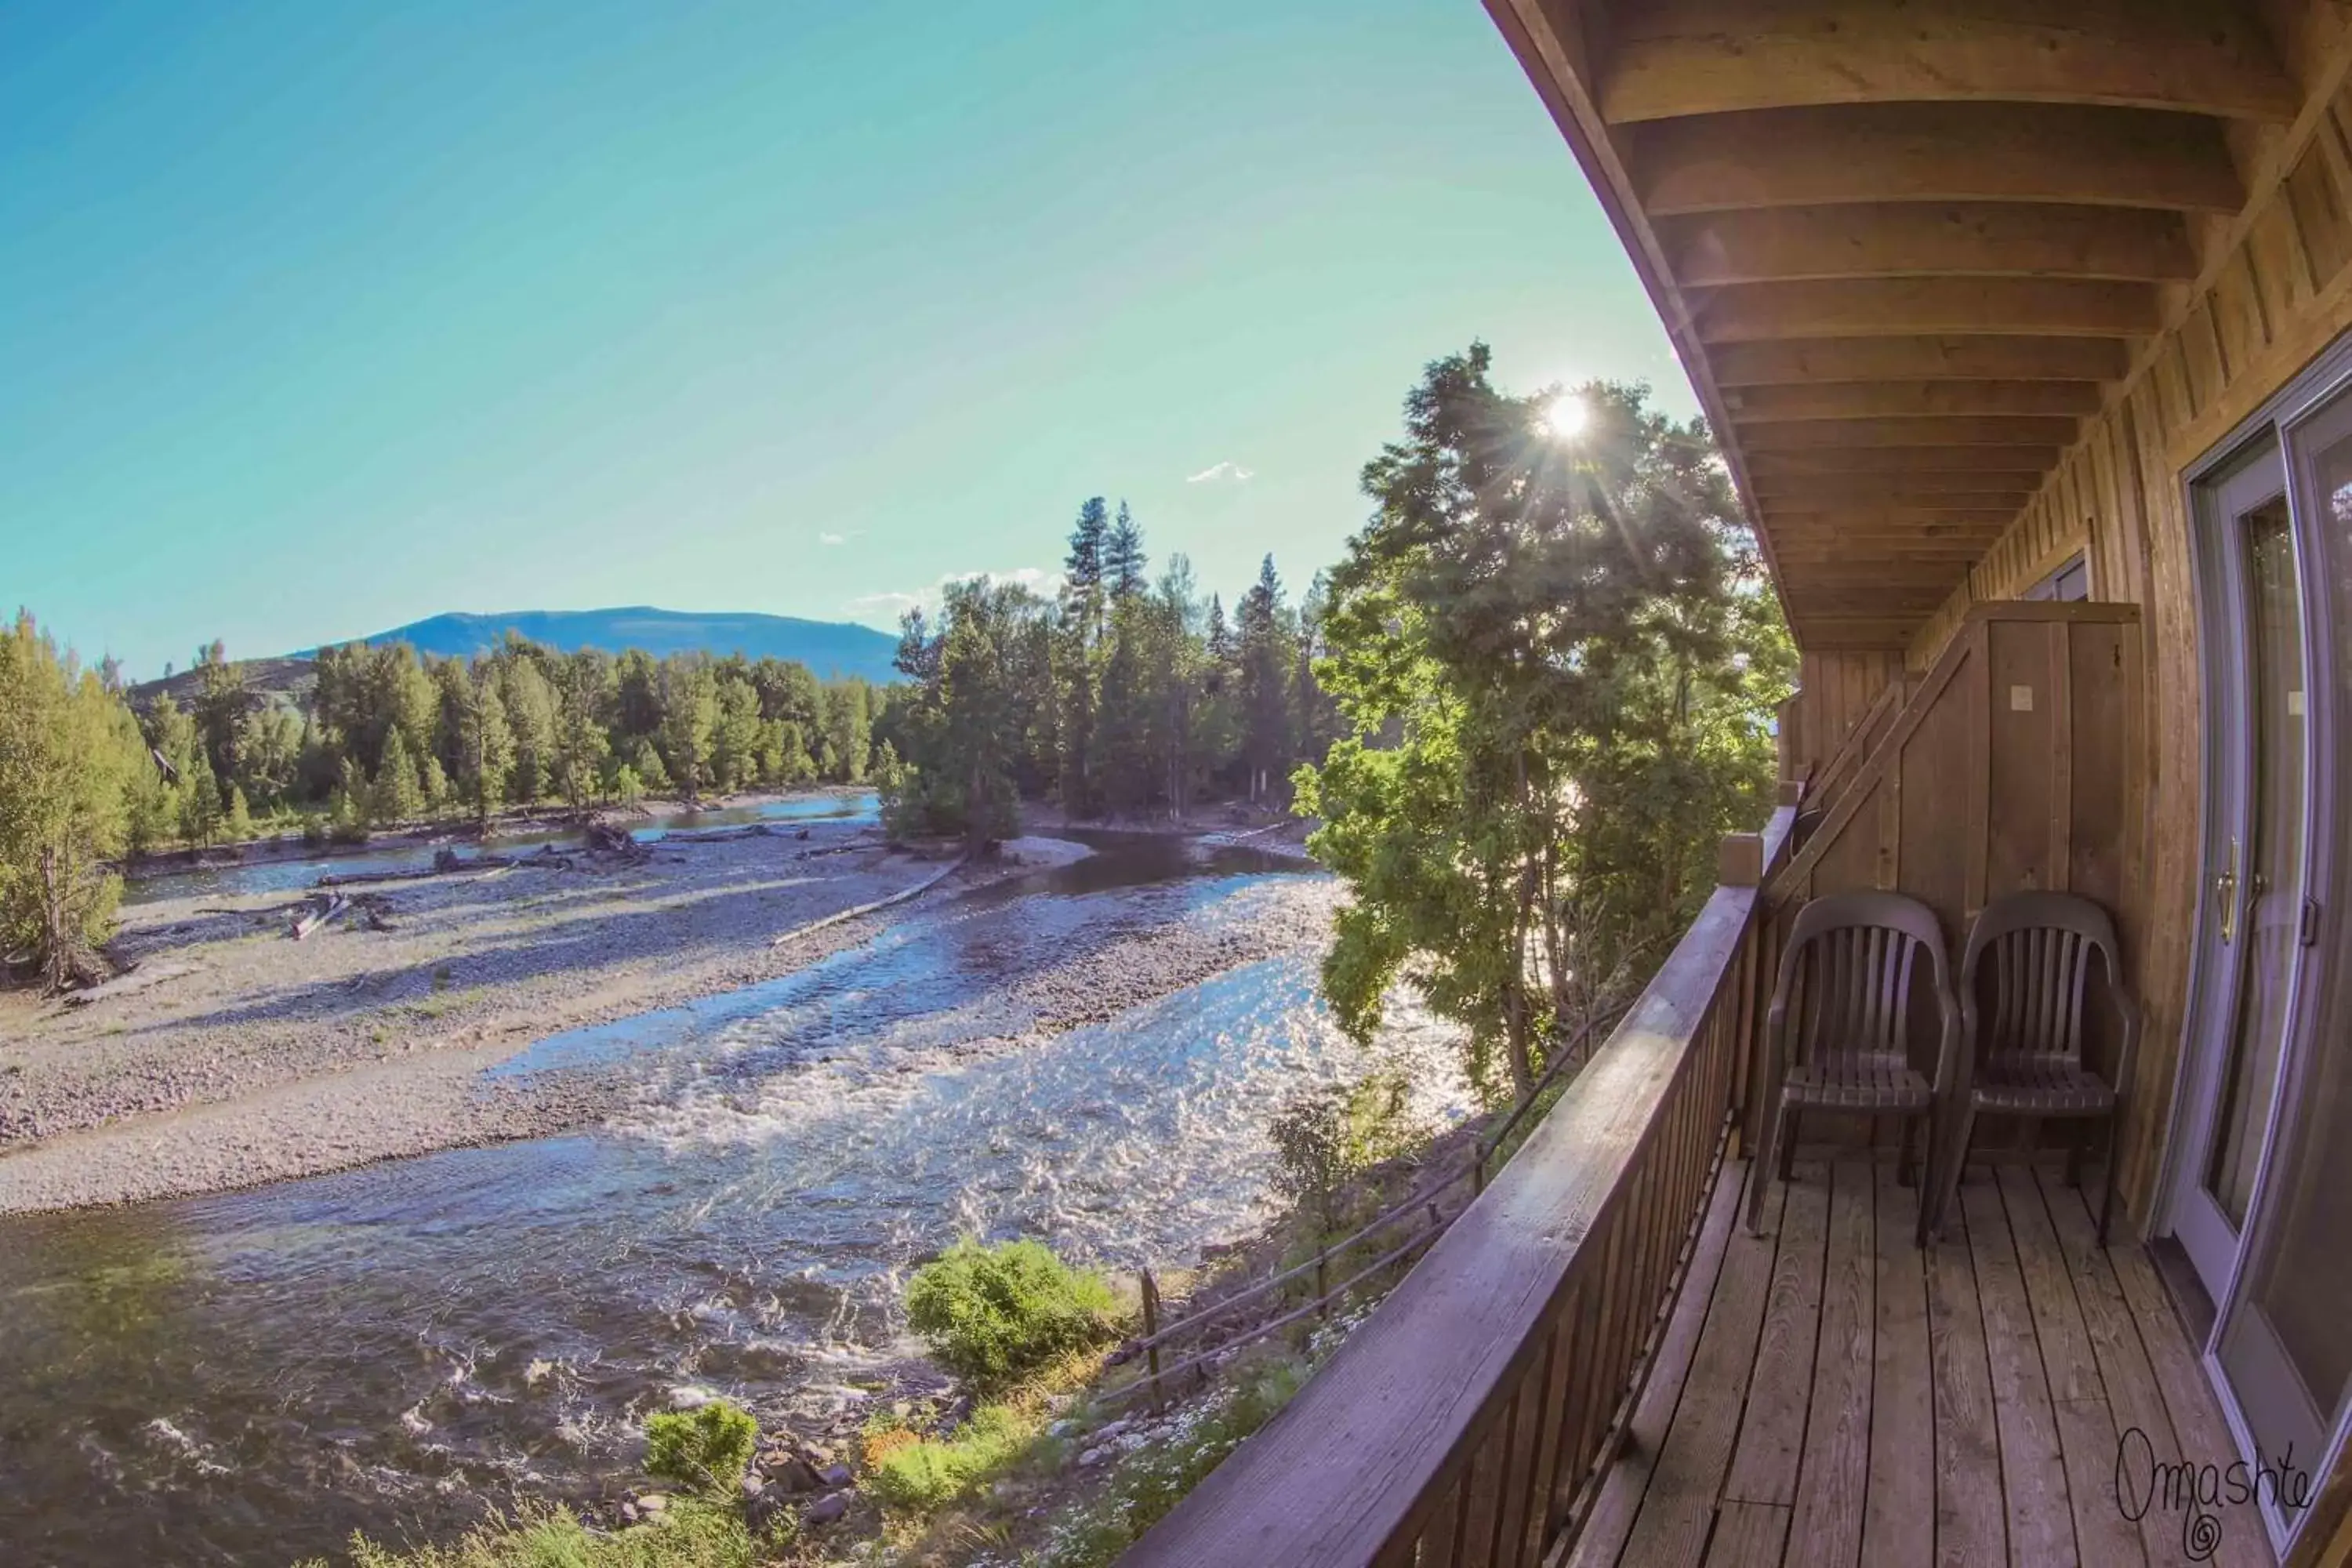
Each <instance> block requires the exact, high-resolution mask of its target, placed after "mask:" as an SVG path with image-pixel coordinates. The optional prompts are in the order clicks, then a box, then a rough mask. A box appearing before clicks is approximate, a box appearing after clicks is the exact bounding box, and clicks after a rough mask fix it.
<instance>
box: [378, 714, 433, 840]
mask: <svg viewBox="0 0 2352 1568" xmlns="http://www.w3.org/2000/svg"><path fill="white" fill-rule="evenodd" d="M368 799H369V802H370V805H369V811H368V815H369V816H370V817H371V818H372V819H373V820H374V821H376V822H379V823H382V824H383V825H384V826H387V827H389V826H394V825H395V824H398V823H403V822H414V821H415V820H416V819H417V818H418V817H420V816H424V815H425V791H424V789H423V787H422V786H421V785H420V784H418V783H417V778H416V764H415V763H414V762H412V761H410V760H409V755H408V742H407V740H406V739H405V738H404V736H403V735H402V734H401V732H400V731H398V730H394V731H392V732H391V733H390V734H388V735H386V736H385V737H384V742H383V762H381V763H378V764H377V765H376V770H375V785H374V788H373V791H372V792H371V793H370V795H369V797H368Z"/></svg>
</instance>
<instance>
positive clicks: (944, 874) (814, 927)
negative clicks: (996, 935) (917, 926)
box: [768, 853, 971, 947]
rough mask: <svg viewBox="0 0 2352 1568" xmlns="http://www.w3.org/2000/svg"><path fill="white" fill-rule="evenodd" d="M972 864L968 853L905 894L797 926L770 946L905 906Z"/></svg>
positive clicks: (781, 944) (904, 892) (793, 940)
mask: <svg viewBox="0 0 2352 1568" xmlns="http://www.w3.org/2000/svg"><path fill="white" fill-rule="evenodd" d="M969 865H971V855H970V853H966V854H964V855H962V856H961V857H960V858H957V859H956V860H955V862H954V863H953V864H951V865H950V866H948V867H947V868H944V869H942V870H940V871H937V872H934V873H933V874H932V875H930V876H929V877H926V878H924V879H922V880H921V881H919V882H918V883H916V884H915V885H914V886H913V887H911V888H908V889H906V890H905V891H903V892H897V893H893V894H891V895H890V896H889V897H888V898H887V899H877V900H874V901H873V902H872V903H870V904H859V905H857V906H856V908H855V909H847V910H842V911H841V912H840V913H838V914H831V915H827V916H825V917H824V919H823V920H821V921H810V922H809V923H808V924H806V925H804V926H797V927H795V928H793V930H791V931H786V932H785V933H784V934H783V935H782V936H780V937H778V938H777V939H776V940H775V941H774V942H770V943H769V944H768V945H769V946H771V947H782V946H783V945H784V943H786V942H797V941H798V940H800V939H801V938H802V937H804V936H807V935H809V934H810V933H811V932H813V931H823V930H824V928H825V927H827V926H836V925H839V924H840V923H841V922H842V921H854V920H856V919H857V917H858V916H860V915H870V914H873V913H875V912H876V911H877V910H887V909H889V908H890V907H891V906H892V905H894V904H903V903H905V902H907V901H908V900H909V899H919V898H921V897H922V896H923V895H924V894H925V893H928V892H929V891H930V890H931V889H933V888H936V887H938V886H939V885H940V883H941V882H944V881H946V880H947V879H949V878H950V877H952V876H954V875H955V874H956V873H957V872H958V871H961V870H962V869H963V868H965V867H966V866H969Z"/></svg>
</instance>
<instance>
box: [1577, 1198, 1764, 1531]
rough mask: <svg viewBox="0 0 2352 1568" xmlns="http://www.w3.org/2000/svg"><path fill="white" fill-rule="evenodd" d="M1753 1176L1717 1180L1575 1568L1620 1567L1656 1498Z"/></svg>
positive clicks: (1588, 1518) (1587, 1525)
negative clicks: (1656, 1482)
mask: <svg viewBox="0 0 2352 1568" xmlns="http://www.w3.org/2000/svg"><path fill="white" fill-rule="evenodd" d="M1747 1170H1748V1163H1747V1162H1746V1161H1744V1160H1727V1161H1725V1162H1724V1166H1723V1170H1722V1172H1721V1173H1719V1174H1718V1175H1717V1178H1716V1183H1715V1194H1714V1196H1712V1197H1711V1198H1709V1199H1708V1200H1707V1210H1706V1221H1705V1222H1704V1223H1703V1224H1702V1225H1701V1226H1700V1227H1699V1236H1698V1246H1697V1247H1696V1249H1695V1250H1694V1251H1693V1252H1692V1254H1691V1263H1690V1268H1689V1269H1688V1271H1687V1272H1686V1273H1685V1276H1684V1279H1683V1288H1682V1293H1681V1295H1680V1296H1679V1297H1677V1298H1676V1299H1675V1310H1674V1315H1673V1317H1672V1318H1670V1319H1669V1320H1668V1321H1667V1323H1666V1331H1665V1332H1664V1334H1663V1335H1661V1336H1660V1338H1659V1342H1658V1351H1657V1357H1656V1361H1655V1363H1654V1370H1653V1371H1652V1373H1650V1380H1649V1383H1648V1384H1646V1385H1645V1386H1644V1387H1643V1390H1642V1397H1641V1400H1640V1402H1639V1403H1638V1404H1636V1405H1634V1407H1633V1420H1632V1422H1631V1423H1630V1424H1629V1428H1628V1433H1627V1442H1626V1445H1625V1448H1624V1453H1623V1456H1622V1458H1619V1459H1618V1461H1617V1462H1616V1463H1615V1464H1613V1465H1612V1466H1610V1468H1609V1473H1608V1474H1607V1475H1606V1476H1604V1477H1602V1478H1601V1489H1600V1491H1599V1494H1598V1495H1597V1496H1596V1497H1595V1498H1594V1500H1593V1503H1592V1510H1591V1512H1590V1513H1589V1514H1587V1515H1586V1516H1585V1520H1584V1527H1583V1529H1582V1531H1580V1533H1579V1534H1578V1536H1577V1538H1576V1550H1575V1552H1573V1553H1572V1554H1570V1558H1569V1568H1603V1565H1604V1564H1607V1563H1614V1562H1616V1561H1617V1557H1618V1554H1619V1553H1620V1552H1622V1551H1623V1550H1624V1547H1625V1540H1626V1537H1627V1536H1628V1535H1630V1534H1632V1533H1633V1516H1634V1515H1635V1514H1636V1513H1637V1512H1638V1511H1640V1509H1641V1506H1642V1497H1643V1493H1645V1492H1646V1491H1648V1490H1649V1488H1650V1478H1651V1476H1652V1475H1653V1474H1654V1472H1655V1470H1656V1468H1657V1463H1658V1457H1659V1453H1660V1450H1661V1449H1662V1448H1664V1446H1665V1441H1666V1432H1667V1429H1668V1428H1669V1427H1670V1426H1673V1424H1674V1418H1675V1407H1676V1406H1677V1405H1680V1404H1681V1403H1682V1397H1683V1389H1684V1388H1685V1385H1686V1384H1688V1382H1689V1378H1690V1371H1691V1356H1692V1352H1694V1351H1696V1349H1697V1347H1698V1336H1699V1330H1700V1329H1701V1328H1702V1327H1703V1326H1704V1325H1705V1324H1706V1314H1707V1307H1708V1304H1709V1303H1710V1302H1712V1301H1713V1300H1715V1291H1716V1285H1717V1280H1718V1279H1720V1278H1721V1275H1722V1272H1723V1258H1724V1250H1725V1248H1726V1247H1727V1245H1728V1244H1729V1242H1730V1240H1731V1233H1732V1232H1733V1231H1734V1230H1735V1229H1737V1228H1738V1219H1739V1200H1740V1197H1741V1195H1742V1194H1743V1192H1744V1191H1745V1188H1746V1181H1745V1177H1746V1174H1747Z"/></svg>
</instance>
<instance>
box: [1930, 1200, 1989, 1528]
mask: <svg viewBox="0 0 2352 1568" xmlns="http://www.w3.org/2000/svg"><path fill="white" fill-rule="evenodd" d="M1963 1186H1964V1187H1965V1184H1963ZM1973 1225H1974V1222H1973V1220H1972V1218H1971V1217H1970V1216H1969V1215H1968V1214H1966V1213H1965V1212H1963V1213H1959V1214H1955V1215H1951V1216H1950V1217H1949V1218H1948V1220H1947V1221H1946V1222H1945V1226H1944V1235H1943V1236H1942V1237H1938V1238H1937V1240H1935V1241H1934V1242H1932V1243H1930V1244H1929V1246H1928V1248H1927V1336H1928V1354H1929V1357H1930V1359H1931V1362H1932V1363H1933V1365H1934V1368H1935V1377H1936V1561H1937V1563H1938V1564H1939V1565H1941V1568H1994V1565H1995V1564H1998V1563H2007V1562H2008V1561H2009V1526H2008V1522H2007V1516H2006V1511H2005V1510H2004V1509H2003V1507H2002V1504H2001V1496H2000V1481H2001V1471H2000V1436H1999V1435H1998V1433H1997V1432H1996V1431H1995V1430H1994V1426H1993V1400H1992V1374H1991V1372H1990V1369H1989V1368H1988V1366H1987V1364H1986V1361H1985V1330H1984V1317H1983V1313H1982V1310H1981V1309H1980V1308H1979V1305H1978V1302H1977V1281H1976V1269H1975V1268H1974V1266H1973V1264H1972V1263H1971V1261H1970V1258H1969V1237H1968V1233H1969V1230H1970V1229H1971V1228H1973Z"/></svg>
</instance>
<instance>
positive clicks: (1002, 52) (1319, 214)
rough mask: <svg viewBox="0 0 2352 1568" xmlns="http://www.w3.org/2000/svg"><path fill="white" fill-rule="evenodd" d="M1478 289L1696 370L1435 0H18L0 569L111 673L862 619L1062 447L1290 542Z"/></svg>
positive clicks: (1332, 520) (969, 545)
mask: <svg viewBox="0 0 2352 1568" xmlns="http://www.w3.org/2000/svg"><path fill="white" fill-rule="evenodd" d="M1477 336H1483V337H1485V338H1486V340H1487V341H1488V342H1492V343H1493V344H1494V345H1495V349H1496V357H1497V361H1498V364H1499V368H1500V370H1501V372H1502V374H1503V376H1504V378H1505V379H1506V380H1507V382H1509V383H1511V384H1515V385H1522V386H1533V385H1534V384H1538V383H1542V382H1547V381H1553V380H1575V379H1582V378H1585V377H1589V376H1596V375H1597V376H1610V377H1616V378H1621V379H1644V380H1648V381H1650V382H1652V383H1653V384H1655V385H1656V386H1657V387H1658V389H1659V394H1660V398H1661V401H1662V402H1664V404H1665V405H1666V406H1668V407H1670V408H1672V409H1674V410H1675V412H1677V413H1688V412H1690V411H1691V409H1692V406H1693V405H1692V400H1691V397H1690V395H1689V392H1688V390H1687V388H1686V386H1685V384H1684V381H1683V378H1682V375H1681V374H1680V372H1679V370H1678V369H1677V368H1676V367H1675V363H1674V361H1673V359H1672V356H1671V353H1670V351H1669V350H1668V348H1667V346H1666V342H1665V339H1664V334H1663V332H1662V331H1660V330H1659V328H1658V326H1657V324H1656V321H1655V320H1654V316H1653V313H1652V311H1651V310H1650V308H1649V305H1648V303H1647V301H1646V300H1645V299H1644V298H1643V294H1642V292H1641V289H1640V288H1639V285H1638V284H1637V283H1636V282H1635V280H1634V279H1633V273H1632V270H1631V268H1630V267H1629V266H1628V264H1627V263H1626V261H1625V259H1624V257H1623V255H1622V251H1621V250H1620V248H1619V247H1618V245H1617V242H1616V240H1615V238H1614V237H1613V235H1612V232H1611V230H1610V228H1609V226H1608V224H1607V222H1606V220H1605V219H1604V218H1603V217H1602V216H1601V212H1600V209H1599V207H1598V206H1597V205H1596V204H1595V203H1594V201H1593V199H1592V197H1591V194H1590V193H1589V192H1588V191H1587V189H1586V187H1585V185H1584V182H1583V179H1582V177H1581V175H1580V174H1579V172H1578V170H1577V167H1576V163H1575V160H1574V159H1573V158H1572V157H1571V156H1570V153H1569V152H1568V150H1567V148H1566V147H1565V145H1564V144H1563V143H1562V142H1561V141H1560V139H1559V135H1558V133H1557V132H1556V131H1555V129H1554V128H1553V127H1552V125H1551V123H1550V122H1549V119H1548V117H1547V116H1546V114H1545V111H1544V110H1543V108H1542V106H1541V104H1540V102H1539V101H1538V99H1537V97H1536V95H1535V92H1534V91H1533V89H1531V88H1530V87H1529V86H1528V83H1527V80H1526V79H1525V78H1524V77H1523V76H1522V75H1521V73H1520V71H1519V69H1518V67H1517V62H1516V61H1515V60H1514V59H1513V58H1512V57H1511V55H1510V51H1509V50H1508V48H1507V47H1506V46H1505V44H1504V43H1503V41H1502V38H1501V37H1500V36H1499V35H1498V34H1497V33H1496V30H1495V28H1494V26H1493V25H1492V23H1490V22H1489V21H1488V20H1487V18H1486V14H1485V13H1484V11H1483V10H1482V9H1481V8H1480V7H1479V6H1478V5H1475V4H1474V3H1472V0H1285V3H1284V4H1282V5H1269V4H1266V0H1191V3H1188V4H1185V5H1140V4H1129V3H1126V0H1118V3H1106V0H994V3H992V4H990V5H959V6H918V7H904V6H882V5H857V4H853V3H851V0H754V3H746V4H698V5H688V4H684V3H678V4H669V3H663V4H655V3H653V0H631V3H628V4H606V3H603V0H546V3H542V0H509V3H499V0H462V3H457V0H404V3H403V4H402V5H396V6H373V7H371V6H356V5H316V4H310V3H307V0H254V3H247V4H236V3H232V0H208V3H207V4H205V5H182V4H177V3H159V4H153V5H105V4H101V3H100V0H73V3H71V4H68V3H65V0H56V3H51V4H36V5H29V6H13V7H7V8H5V9H0V366H5V371H0V601H5V605H7V606H9V607H13V606H14V605H16V604H18V603H22V604H26V605H30V606H31V607H32V608H33V610H34V611H35V613H36V614H37V615H38V616H41V618H42V619H43V620H44V622H45V623H47V624H49V625H51V626H54V627H55V628H56V629H57V630H58V633H59V634H60V636H61V637H65V638H67V639H68V640H70V641H71V642H73V643H74V644H75V645H77V646H78V647H79V648H80V649H81V650H82V651H83V652H84V653H85V654H89V655H92V656H95V655H96V654H98V653H100V652H101V651H106V650H111V651H113V652H114V653H116V654H118V655H120V656H121V657H122V658H124V659H126V661H128V663H129V664H130V666H131V668H132V670H133V671H134V672H135V673H138V674H142V675H145V674H151V673H153V672H155V671H157V670H158V669H160V668H161V666H162V664H163V661H164V660H166V659H174V660H179V661H182V662H184V661H185V660H186V658H187V657H188V653H189V650H190V649H192V648H193V647H194V646H195V645H196V644H197V643H198V642H199V641H201V640H204V639H207V638H210V637H215V636H218V637H224V638H226V640H227V643H228V646H229V649H230V651H231V652H232V653H233V654H237V655H257V654H265V653H278V652H283V651H286V650H288V649H290V648H295V647H306V646H310V645H311V644H315V643H318V642H320V641H323V640H327V639H331V638H337V637H352V636H358V635H362V634H364V633H367V632H370V631H374V630H380V629H382V628H383V627H385V626H394V625H398V624H401V623H404V622H406V621H409V620H413V619H415V618H418V617H420V616H426V615H430V614H433V613H436V612H437V611H442V610H456V609H466V610H498V609H509V608H520V607H526V606H528V607H551V608H572V607H587V606H593V605H615V604H656V605H667V606H671V607H676V608H685V609H714V610H715V609H726V610H765V611H772V612H775V613H779V614H787V615H802V616H813V617H817V618H822V619H859V620H865V621H868V622H870V623H872V624H875V625H878V626H888V625H891V624H893V623H894V622H895V619H896V616H897V614H898V609H899V607H900V606H901V605H904V604H905V603H906V602H908V600H909V599H910V598H913V597H918V596H920V595H924V594H926V593H928V592H930V591H931V590H932V589H933V588H934V586H935V585H936V584H938V583H939V582H940V580H941V579H942V578H944V577H948V576H951V575H961V574H969V573H972V572H978V571H992V572H998V573H1007V572H1015V571H1022V570H1028V571H1033V572H1042V571H1045V570H1047V569H1050V568H1051V567H1052V566H1053V565H1054V564H1055V562H1056V561H1057V560H1058V558H1059V555H1060V552H1061V539H1062V536H1063V535H1064V534H1065V533H1066V531H1067V529H1068V525H1069V522H1070V520H1071V519H1072V517H1073V516H1074V515H1075V514H1076V510H1077V508H1078V504H1079V502H1080V501H1081V500H1084V499H1085V498H1086V497H1087V496H1089V495H1094V494H1107V495H1109V496H1111V497H1113V498H1118V497H1121V496H1124V497H1126V498H1127V499H1128V500H1129V501H1130V502H1131V504H1132V505H1133V507H1134V509H1135V511H1136V514H1137V516H1138V518H1139V521H1141V522H1142V523H1143V525H1144V528H1145V530H1146V534H1147V539H1148V542H1149V543H1150V546H1151V548H1152V552H1153V554H1154V557H1155V562H1156V561H1157V560H1158V559H1159V558H1160V557H1162V556H1164V555H1165V554H1166V552H1169V551H1171V550H1182V551H1184V552H1188V553H1190V554H1191V555H1192V559H1193V562H1194V563H1195V567H1196V570H1197V571H1198V573H1199V574H1200V576H1201V578H1202V582H1203V583H1204V584H1206V585H1209V586H1213V587H1217V588H1219V589H1222V590H1223V591H1224V592H1225V593H1226V595H1227V596H1228V597H1229V598H1230V597H1231V596H1232V595H1233V594H1234V593H1235V592H1237V591H1238V590H1239V589H1240V588H1241V587H1242V586H1244V584H1246V583H1247V581H1248V580H1249V578H1250V577H1251V576H1252V575H1253V574H1254V573H1255V566H1256V562H1257V557H1258V556H1259V554H1260V553H1262V552H1265V551H1267V550H1272V551H1274V552H1276V559H1277V562H1278V563H1279V564H1280V565H1281V566H1282V567H1283V568H1284V570H1285V574H1286V577H1287V578H1289V579H1290V580H1292V581H1294V582H1296V583H1298V584H1304V582H1305V580H1306V579H1307V576H1309V575H1310V574H1312V572H1313V570H1314V568H1315V567H1317V566H1318V565H1321V564H1323V563H1328V561H1329V560H1331V559H1332V558H1333V557H1334V556H1335V555H1336V554H1337V552H1338V551H1339V548H1340V545H1341V543H1342V542H1343V541H1344V540H1345V538H1346V537H1347V535H1348V534H1349V532H1350V531H1352V530H1353V529H1354V528H1355V527H1356V526H1357V525H1358V523H1359V522H1360V520H1361V518H1362V516H1363V513H1364V510H1365V508H1364V503H1363V501H1362V500H1361V499H1360V496H1359V495H1358V493H1357V489H1356V477H1357V473H1358V470H1359V469H1360V467H1361V465H1362V464H1363V462H1364V460H1365V459H1366V458H1370V456H1371V455H1372V454H1373V453H1374V452H1375V451H1376V450H1377V448H1378V447H1379V444H1380V443H1381V441H1382V440H1383V439H1385V438H1387V437H1390V436H1391V434H1392V433H1393V432H1394V431H1395V429H1396V427H1397V423H1398V408H1399V405H1400V401H1401V399H1402V395H1403V394H1404V392H1405V391H1406V389H1407V388H1408V387H1409V385H1410V384H1412V380H1413V379H1414V377H1415V375H1416V374H1417V373H1418V370H1419V368H1420V366H1421V365H1422V364H1423V363H1425V362H1426V361H1428V360H1429V359H1431V358H1433V357H1435V356H1436V355H1438V354H1441V353H1446V352H1449V351H1451V350H1454V349H1457V348H1460V347H1461V346H1463V345H1464V344H1465V343H1466V342H1469V341H1470V340H1471V339H1472V338H1473V337H1477ZM1244 475H1246V477H1244Z"/></svg>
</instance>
